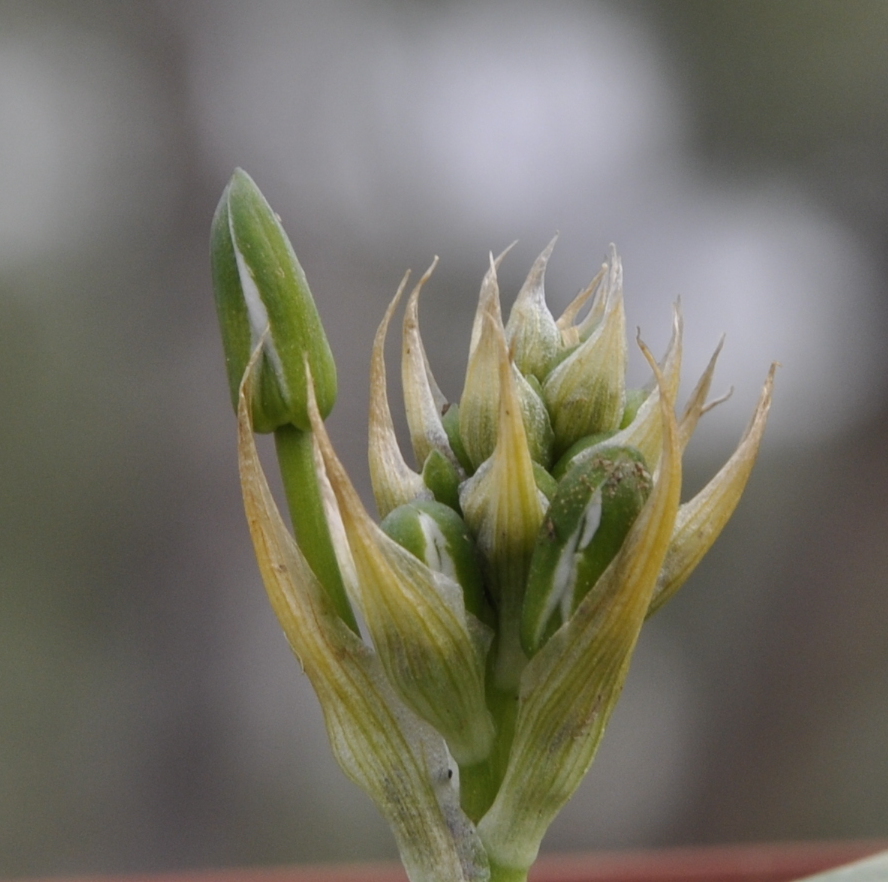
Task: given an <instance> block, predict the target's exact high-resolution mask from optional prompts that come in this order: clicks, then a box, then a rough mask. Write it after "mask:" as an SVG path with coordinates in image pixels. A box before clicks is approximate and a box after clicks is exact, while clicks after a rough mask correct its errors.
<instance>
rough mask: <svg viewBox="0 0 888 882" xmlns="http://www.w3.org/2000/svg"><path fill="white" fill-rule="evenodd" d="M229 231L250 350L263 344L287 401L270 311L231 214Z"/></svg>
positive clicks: (282, 394)
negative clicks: (248, 322) (243, 304)
mask: <svg viewBox="0 0 888 882" xmlns="http://www.w3.org/2000/svg"><path fill="white" fill-rule="evenodd" d="M228 229H229V232H230V235H231V244H232V246H233V247H234V259H235V261H236V262H237V274H238V278H239V279H240V284H241V291H243V295H244V303H245V304H246V307H247V316H248V318H249V320H250V348H251V349H255V348H256V347H257V346H258V345H260V343H261V344H262V352H263V353H264V354H265V355H266V356H267V358H268V360H269V362H270V363H271V367H272V369H273V370H274V375H275V379H276V380H277V383H278V388H279V389H280V392H281V397H282V398H285V399H286V398H288V397H289V395H290V391H289V387H288V384H287V378H286V376H285V375H284V365H283V363H282V362H281V357H280V354H279V353H278V351H277V348H276V347H275V345H274V337H273V336H272V334H271V327H270V324H269V321H268V310H267V309H266V308H265V304H264V303H263V302H262V296H261V295H260V293H259V287H258V285H257V284H256V280H255V279H254V278H253V272H252V270H251V269H250V266H249V264H248V263H247V260H246V258H245V257H244V255H243V253H242V252H241V250H240V246H239V245H238V242H237V236H236V235H235V232H234V225H233V223H232V220H231V214H230V213H229V215H228Z"/></svg>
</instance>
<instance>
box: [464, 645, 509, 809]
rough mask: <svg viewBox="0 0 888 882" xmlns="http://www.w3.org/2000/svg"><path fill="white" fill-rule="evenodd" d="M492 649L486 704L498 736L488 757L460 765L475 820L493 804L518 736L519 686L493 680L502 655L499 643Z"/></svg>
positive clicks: (467, 806) (469, 805) (468, 805)
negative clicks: (513, 686) (494, 666)
mask: <svg viewBox="0 0 888 882" xmlns="http://www.w3.org/2000/svg"><path fill="white" fill-rule="evenodd" d="M498 640H499V638H497V640H496V641H494V645H493V647H492V648H491V654H490V660H489V663H488V675H487V696H486V699H487V707H488V708H489V710H490V713H491V714H492V715H493V720H494V724H495V725H496V739H495V741H494V743H493V749H492V750H491V751H490V754H489V756H488V757H487V758H486V759H485V760H484V761H483V762H480V763H476V764H475V765H473V766H460V769H459V789H460V800H461V804H462V810H463V811H464V812H465V813H466V814H467V815H468V816H469V818H470V819H471V820H472V821H473V822H474V823H478V821H479V820H480V819H481V818H482V817H483V816H484V814H485V812H486V811H487V810H488V809H489V808H490V806H491V805H492V804H493V801H494V799H496V794H497V792H498V791H499V788H500V784H502V781H503V777H504V776H505V774H506V767H507V766H508V763H509V752H510V750H511V749H512V740H513V738H514V736H515V718H516V716H517V713H518V689H517V686H516V687H515V688H505V689H504V688H500V687H498V686H497V685H496V684H495V682H494V677H493V670H492V668H493V665H494V664H495V663H496V662H495V659H497V658H498V657H499V653H498V651H497V649H498V647H497V645H496V644H497V642H498Z"/></svg>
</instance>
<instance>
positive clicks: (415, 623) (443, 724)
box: [213, 173, 774, 882]
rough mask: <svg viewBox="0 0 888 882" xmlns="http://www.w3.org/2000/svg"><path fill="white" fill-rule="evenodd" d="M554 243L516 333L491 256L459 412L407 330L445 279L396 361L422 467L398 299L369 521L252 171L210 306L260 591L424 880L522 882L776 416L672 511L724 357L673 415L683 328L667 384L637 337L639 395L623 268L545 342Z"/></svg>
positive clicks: (552, 326) (340, 743)
mask: <svg viewBox="0 0 888 882" xmlns="http://www.w3.org/2000/svg"><path fill="white" fill-rule="evenodd" d="M554 244H555V243H554V240H553V241H552V242H551V243H550V244H549V245H548V247H547V248H546V249H545V250H544V251H543V253H542V254H541V255H540V257H539V258H538V259H537V261H536V262H535V263H534V265H533V267H532V269H531V271H530V274H529V275H528V277H527V281H526V282H525V283H524V285H523V287H522V288H521V290H520V292H519V294H518V297H517V299H516V301H515V303H514V305H513V306H512V309H511V311H510V314H509V317H508V320H507V321H505V322H504V321H503V317H502V313H501V305H500V296H499V287H498V282H497V268H498V266H499V264H500V262H501V260H502V259H503V257H504V255H500V257H498V258H497V259H493V257H491V260H490V267H489V269H488V271H487V273H486V275H485V277H484V279H483V282H482V285H481V293H480V297H479V302H478V307H477V311H476V314H475V319H474V324H473V328H472V335H471V343H470V348H469V356H468V364H467V368H466V379H465V385H464V387H463V390H462V394H461V395H460V398H459V400H458V401H448V400H447V399H446V398H445V396H444V395H443V394H442V392H441V390H440V388H439V387H438V384H437V383H436V381H435V379H434V376H433V375H432V371H431V367H430V365H429V360H428V358H427V357H426V353H425V349H424V346H423V342H422V337H421V334H420V330H419V296H420V292H421V290H422V287H423V285H424V283H425V282H426V281H427V280H428V278H429V275H430V274H431V271H432V269H433V268H434V264H433V265H432V267H431V268H430V269H429V271H428V272H427V273H426V274H425V275H424V276H423V277H422V278H421V279H420V281H419V283H418V284H417V285H416V287H415V288H414V289H413V291H412V293H411V294H410V296H409V298H408V300H407V304H406V308H405V311H404V319H403V334H402V340H403V344H402V363H401V375H402V382H403V386H404V399H405V409H406V416H407V423H408V426H409V430H410V435H411V443H412V447H413V454H414V463H413V464H410V463H409V462H408V461H407V460H406V459H405V457H404V455H403V454H402V451H401V450H400V448H399V446H398V443H397V440H396V437H395V431H394V427H393V420H392V415H391V411H390V408H389V402H388V395H387V385H386V367H385V361H384V357H383V352H384V345H385V338H386V334H387V331H388V328H389V325H390V323H391V320H392V317H393V315H394V313H395V310H396V308H397V306H398V304H399V302H400V299H401V297H402V294H403V292H404V290H405V287H406V278H405V280H404V282H402V284H401V286H400V288H399V289H398V292H397V294H396V295H395V298H394V300H393V301H392V304H391V305H390V307H389V309H388V310H387V311H386V313H385V316H384V317H383V320H382V323H381V325H380V328H379V330H378V332H377V335H376V339H375V343H374V348H373V354H372V360H371V372H370V373H371V409H370V438H369V458H370V471H371V478H372V484H373V491H374V495H375V497H376V502H377V507H378V509H379V512H380V515H381V516H382V521H381V523H379V524H377V523H376V522H375V521H374V519H373V518H371V516H370V515H369V513H368V512H367V511H366V509H365V508H364V505H363V503H362V502H361V500H360V498H359V497H358V494H357V493H356V491H355V489H354V487H353V485H352V484H351V481H350V480H349V477H348V475H347V474H346V472H345V469H344V468H343V466H342V464H341V462H340V461H339V459H338V457H337V455H336V453H335V450H334V449H333V445H332V443H331V441H330V438H329V437H328V435H327V432H326V429H325V426H324V423H323V416H324V415H325V414H326V412H327V410H328V409H329V407H330V406H332V394H335V368H334V367H333V364H332V357H331V356H330V355H329V348H328V347H327V343H326V340H325V338H324V336H323V331H322V329H321V328H320V321H319V319H318V317H317V312H316V310H315V307H314V303H313V301H312V300H311V295H310V294H309V292H308V286H307V284H306V283H305V279H304V276H303V275H302V272H301V269H299V265H298V262H297V261H296V258H295V255H294V254H293V252H292V248H291V247H290V246H289V242H288V241H287V240H286V237H285V236H284V234H283V231H282V229H281V228H280V224H279V223H278V222H277V220H276V219H275V218H274V216H273V213H272V212H271V209H270V208H268V207H267V203H265V201H264V199H263V198H262V197H261V194H259V192H258V190H256V188H255V185H253V184H252V182H251V181H249V179H248V178H246V176H245V175H243V173H238V174H236V175H235V178H234V179H233V180H232V183H231V184H230V185H229V188H228V189H227V190H226V192H225V195H224V196H223V199H222V203H220V208H219V211H218V212H217V217H216V220H215V222H214V232H213V265H214V280H215V284H216V291H217V304H218V307H219V315H220V321H221V323H222V328H223V339H224V341H225V344H226V357H227V361H228V366H229V377H230V379H231V382H232V388H233V389H234V390H235V393H234V394H235V400H236V404H237V407H238V417H239V427H240V434H239V439H240V441H239V450H240V462H241V473H242V484H243V487H244V498H245V502H246V506H247V511H248V519H249V522H250V527H251V531H252V534H253V539H254V543H255V545H256V550H257V557H258V559H259V562H260V568H261V569H262V573H263V577H264V580H265V583H266V587H267V589H268V592H269V595H270V597H271V599H272V603H273V605H274V607H275V610H276V612H277V614H278V616H279V617H280V619H281V622H282V624H283V626H284V630H285V632H286V634H287V636H288V638H289V640H290V642H291V645H292V646H293V649H294V651H295V652H296V654H297V655H298V656H299V658H300V660H301V662H302V665H303V667H304V669H305V671H306V673H307V674H308V676H309V677H310V678H311V680H312V682H313V684H314V686H315V689H316V691H317V692H318V695H319V697H320V700H321V704H322V707H323V710H324V713H325V717H326V720H327V726H328V731H329V734H330V738H331V743H332V745H333V748H334V752H335V753H336V756H337V758H338V760H339V762H340V764H341V765H342V767H343V769H344V770H345V771H346V773H347V774H349V775H350V776H351V777H352V778H353V779H354V780H355V781H356V782H357V783H359V784H360V785H361V786H362V787H364V789H365V790H367V792H368V793H369V794H370V795H371V796H372V797H373V799H374V800H375V801H376V802H377V804H378V805H379V807H380V809H381V811H382V812H383V814H384V815H385V816H386V818H387V819H388V821H389V822H390V824H391V825H392V828H393V830H394V832H395V836H396V838H397V839H398V843H399V847H400V849H401V852H402V856H403V858H404V861H405V865H406V866H407V869H408V873H409V874H410V876H411V878H412V879H414V880H419V879H423V880H425V879H440V880H442V882H444V880H448V882H450V880H454V879H485V878H491V877H492V878H502V879H505V878H509V879H515V880H520V879H522V878H523V877H524V876H525V875H526V872H527V869H528V867H529V866H530V864H531V863H532V862H533V860H534V859H535V857H536V854H537V850H538V848H539V844H540V841H541V839H542V837H543V835H544V833H545V830H546V828H547V827H548V825H549V823H550V822H551V821H552V819H553V818H554V817H555V815H556V814H557V812H558V811H559V810H560V809H561V808H562V807H563V805H564V804H565V802H566V801H567V800H568V799H569V798H570V796H571V795H572V793H573V792H574V790H575V789H576V787H577V786H578V785H579V783H580V781H581V779H582V777H583V776H584V774H585V772H586V771H587V769H588V767H589V765H590V763H591V762H592V759H593V757H594V754H595V751H596V749H597V746H598V744H599V742H600V739H601V737H602V734H603V732H604V729H605V727H606V725H607V722H608V719H609V717H610V714H611V712H612V710H613V707H614V705H615V704H616V701H617V698H618V696H619V694H620V691H621V689H622V685H623V682H624V679H625V676H626V672H627V670H628V666H629V661H630V659H631V656H632V653H633V651H634V648H635V645H636V641H637V639H638V634H639V631H640V629H641V627H642V624H643V623H644V621H645V619H646V618H647V617H648V616H649V615H650V614H651V613H652V612H653V611H655V610H656V609H658V608H659V607H660V606H661V605H662V604H663V603H664V602H665V601H666V600H667V599H669V598H670V597H671V596H672V595H673V594H674V593H675V591H676V590H677V589H678V588H679V587H680V585H681V584H682V583H683V582H684V581H685V580H686V578H687V577H688V575H689V574H690V572H691V571H692V570H693V568H694V567H695V566H696V564H697V563H698V562H699V560H700V559H701V557H702V556H703V554H705V552H706V551H707V550H708V548H709V547H710V546H711V545H712V543H713V542H714V541H715V539H716V537H717V536H718V533H719V532H720V531H721V529H722V527H723V526H724V524H725V523H726V521H727V520H728V518H729V517H730V515H731V513H732V512H733V510H734V508H735V506H736V504H737V502H738V500H739V497H740V495H741V493H742V491H743V489H744V487H745V484H746V481H747V479H748V477H749V474H750V471H751V469H752V465H753V462H754V460H755V458H756V455H757V452H758V448H759V444H760V441H761V438H762V434H763V431H764V428H765V422H766V419H767V414H768V409H769V407H770V401H771V388H772V383H773V373H774V370H773V367H772V370H771V373H770V374H769V377H768V380H767V382H766V384H765V387H764V389H763V392H762V396H761V399H760V401H759V405H758V407H757V409H756V412H755V415H754V417H753V420H752V422H751V424H750V426H749V429H748V430H747V432H746V434H745V435H744V436H743V438H742V439H741V442H740V445H739V446H738V448H737V450H736V451H735V453H734V454H733V455H732V456H731V458H730V459H729V460H728V462H727V463H726V464H725V466H724V467H723V468H722V469H721V471H719V473H718V474H717V475H716V476H715V477H714V478H713V479H712V480H711V482H710V483H709V484H708V485H707V486H706V488H704V490H703V491H701V493H700V494H698V495H697V496H696V497H694V498H693V499H691V500H690V501H688V502H685V503H684V504H681V503H680V495H681V460H682V453H683V450H684V448H685V446H686V444H687V443H688V440H689V439H690V437H691V434H692V433H693V431H694V429H695V427H696V425H697V422H698V420H699V418H700V417H701V416H702V414H703V413H704V412H705V411H706V410H707V409H708V408H709V407H710V406H712V404H711V403H710V402H708V394H709V388H710V384H711V381H712V375H713V371H714V368H715V361H716V357H717V355H718V351H719V349H720V345H721V344H719V349H717V350H716V353H715V355H714V356H713V359H712V360H711V362H710V364H709V365H708V367H707V369H706V371H705V372H704V374H703V376H702V377H701V378H700V381H699V383H698V385H697V387H696V389H695V390H694V392H693V393H692V395H691V398H690V400H689V402H688V404H687V406H686V407H685V409H684V410H683V411H682V412H681V414H680V415H679V414H678V413H677V412H676V406H675V399H676V395H677V391H678V385H679V377H680V369H681V355H682V320H681V315H680V312H679V310H678V308H677V307H676V308H675V310H674V316H673V333H672V338H671V340H670V342H669V345H668V347H667V350H666V352H665V354H664V355H663V357H662V359H661V360H660V361H659V362H658V361H657V360H655V359H654V357H653V356H652V355H651V353H650V352H649V350H648V349H647V347H646V346H645V345H644V343H642V342H641V341H640V340H639V346H640V348H641V350H642V353H643V354H644V357H645V358H646V359H647V361H648V363H649V365H650V368H651V373H652V377H651V381H650V383H649V384H648V385H647V386H646V387H644V388H642V389H627V386H626V361H627V350H628V347H627V343H626V329H625V313H624V308H623V274H622V265H621V262H620V258H619V256H618V255H617V253H616V250H615V249H614V248H613V247H612V248H611V251H610V254H609V256H608V259H607V262H606V263H605V264H604V266H603V267H602V269H601V272H599V273H598V275H597V276H596V277H595V279H594V280H593V281H592V283H591V284H590V285H589V286H588V287H587V288H586V289H585V290H584V291H582V292H581V293H580V294H579V295H578V297H577V298H576V299H575V300H574V301H573V302H572V303H571V304H570V306H569V307H568V308H567V309H566V310H565V312H564V313H563V314H562V315H561V316H560V317H559V318H557V319H556V318H555V317H554V316H553V315H552V313H551V312H550V311H549V308H548V306H547V304H546V298H545V292H544V278H545V270H546V265H547V262H548V260H549V258H550V256H551V254H552V250H553V247H554ZM331 389H332V390H333V393H332V394H331ZM282 424H284V425H287V424H292V425H293V426H295V427H296V428H297V429H298V430H300V431H301V432H304V433H307V434H306V435H305V436H304V438H305V439H306V440H305V443H306V445H307V447H306V449H307V450H308V451H309V456H310V460H309V462H310V465H311V471H312V480H311V481H310V482H308V483H309V484H311V486H310V487H307V489H306V496H305V500H306V503H305V504H306V505H314V506H315V508H314V509H312V511H313V514H312V517H315V516H316V517H317V518H318V519H320V520H321V521H323V523H324V524H325V525H326V532H325V534H324V535H328V536H329V537H330V540H329V541H330V543H331V547H332V550H333V554H334V555H335V567H334V569H335V573H334V575H335V577H336V579H340V578H341V581H342V584H344V591H345V595H347V599H345V600H343V599H341V598H339V597H338V595H336V594H335V592H334V591H331V589H330V587H329V585H330V583H331V579H330V573H329V567H326V565H323V566H322V565H321V564H318V565H315V564H314V563H313V562H312V552H313V549H312V548H310V547H308V543H307V542H306V541H305V540H302V539H300V540H298V541H294V539H293V537H292V536H291V535H290V534H289V533H288V532H287V531H286V530H285V529H284V528H283V525H282V522H281V520H280V516H279V514H278V512H277V509H276V507H275V505H274V502H273V500H272V499H271V496H270V494H269V493H268V489H267V484H266V482H265V478H264V475H263V474H262V470H261V467H260V466H259V464H258V459H257V457H256V453H255V446H254V444H253V440H252V432H253V431H259V430H267V429H269V428H271V429H276V428H278V426H280V425H282ZM300 438H302V436H300ZM312 488H315V489H312ZM318 488H319V489H318ZM293 507H294V506H293V504H292V501H291V510H292V509H293ZM297 507H298V505H297ZM295 521H296V517H295V515H294V522H295ZM296 532H297V536H300V531H299V529H298V528H297V531H296ZM333 581H334V582H335V579H334V580H333ZM343 603H345V604H346V613H343V606H342V604H343ZM352 608H354V609H356V610H357V611H358V612H359V613H360V618H361V621H362V622H363V627H364V637H363V638H362V636H361V634H360V633H358V628H357V626H356V625H355V624H354V619H352V618H351V609H352Z"/></svg>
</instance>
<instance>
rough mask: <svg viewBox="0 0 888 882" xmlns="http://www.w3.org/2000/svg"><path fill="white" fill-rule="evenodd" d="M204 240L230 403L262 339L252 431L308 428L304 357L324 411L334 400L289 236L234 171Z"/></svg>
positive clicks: (331, 366) (329, 359)
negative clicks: (207, 244) (208, 243)
mask: <svg viewBox="0 0 888 882" xmlns="http://www.w3.org/2000/svg"><path fill="white" fill-rule="evenodd" d="M210 241H211V253H210V256H211V262H212V270H213V287H214V289H215V293H216V310H217V312H218V315H219V324H220V326H221V329H222V342H223V345H224V347H225V363H226V367H227V369H228V382H229V385H230V387H231V397H232V401H233V402H234V404H235V406H237V394H238V387H239V385H240V382H241V379H242V377H243V375H244V371H245V369H246V367H247V363H248V362H249V360H250V355H251V353H252V351H253V349H254V348H255V347H256V346H257V345H259V343H260V342H262V349H263V351H262V358H261V361H260V363H259V365H258V368H257V370H256V373H255V380H254V382H255V387H254V389H253V394H252V396H251V401H252V414H251V416H252V420H253V430H254V431H256V432H272V431H274V430H275V429H277V428H279V427H280V426H285V425H288V424H293V425H295V426H296V427H297V428H299V429H303V430H308V429H309V427H310V426H309V419H308V409H307V399H306V375H305V356H307V357H308V363H309V365H310V367H311V373H312V376H313V377H314V383H315V395H316V397H317V400H318V408H319V409H320V412H321V414H322V415H323V416H326V415H327V414H328V413H329V412H330V410H332V408H333V404H334V402H335V400H336V365H335V363H334V362H333V355H332V353H331V351H330V347H329V345H328V344H327V338H326V336H325V334H324V329H323V326H322V325H321V320H320V317H319V316H318V312H317V309H316V308H315V303H314V300H313V299H312V296H311V292H310V291H309V288H308V282H307V281H306V279H305V274H304V273H303V272H302V267H301V266H300V265H299V261H298V260H297V259H296V255H295V253H294V252H293V248H292V246H291V245H290V241H289V239H288V238H287V234H286V233H285V232H284V229H283V227H282V226H281V223H280V221H279V220H278V218H277V216H276V215H275V214H274V212H273V211H272V209H271V206H270V205H269V204H268V203H267V202H266V201H265V197H264V196H263V195H262V194H261V193H260V192H259V188H258V187H257V186H256V185H255V184H254V183H253V180H252V179H251V178H250V176H249V175H248V174H247V173H246V172H244V171H242V170H240V169H238V170H237V171H235V173H234V175H233V176H232V178H231V181H230V182H229V184H228V186H227V187H226V189H225V192H224V193H223V194H222V199H221V200H220V202H219V206H218V208H217V209H216V215H215V217H214V218H213V228H212V234H211V240H210Z"/></svg>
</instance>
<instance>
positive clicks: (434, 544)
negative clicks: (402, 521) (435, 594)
mask: <svg viewBox="0 0 888 882" xmlns="http://www.w3.org/2000/svg"><path fill="white" fill-rule="evenodd" d="M418 519H419V527H420V529H421V530H422V535H423V538H424V539H425V554H424V555H423V556H422V560H423V561H425V563H426V566H428V567H429V569H432V570H434V571H435V572H436V573H442V574H443V575H445V576H447V577H448V578H449V579H452V580H453V581H454V582H456V583H457V584H459V576H458V574H457V572H456V564H455V562H454V560H453V557H452V556H451V555H450V547H449V546H450V543H449V541H448V539H447V537H446V536H445V535H444V532H443V531H442V530H441V528H440V527H439V526H438V523H437V521H435V519H434V518H432V517H430V516H429V515H427V514H425V512H419V514H418Z"/></svg>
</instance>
